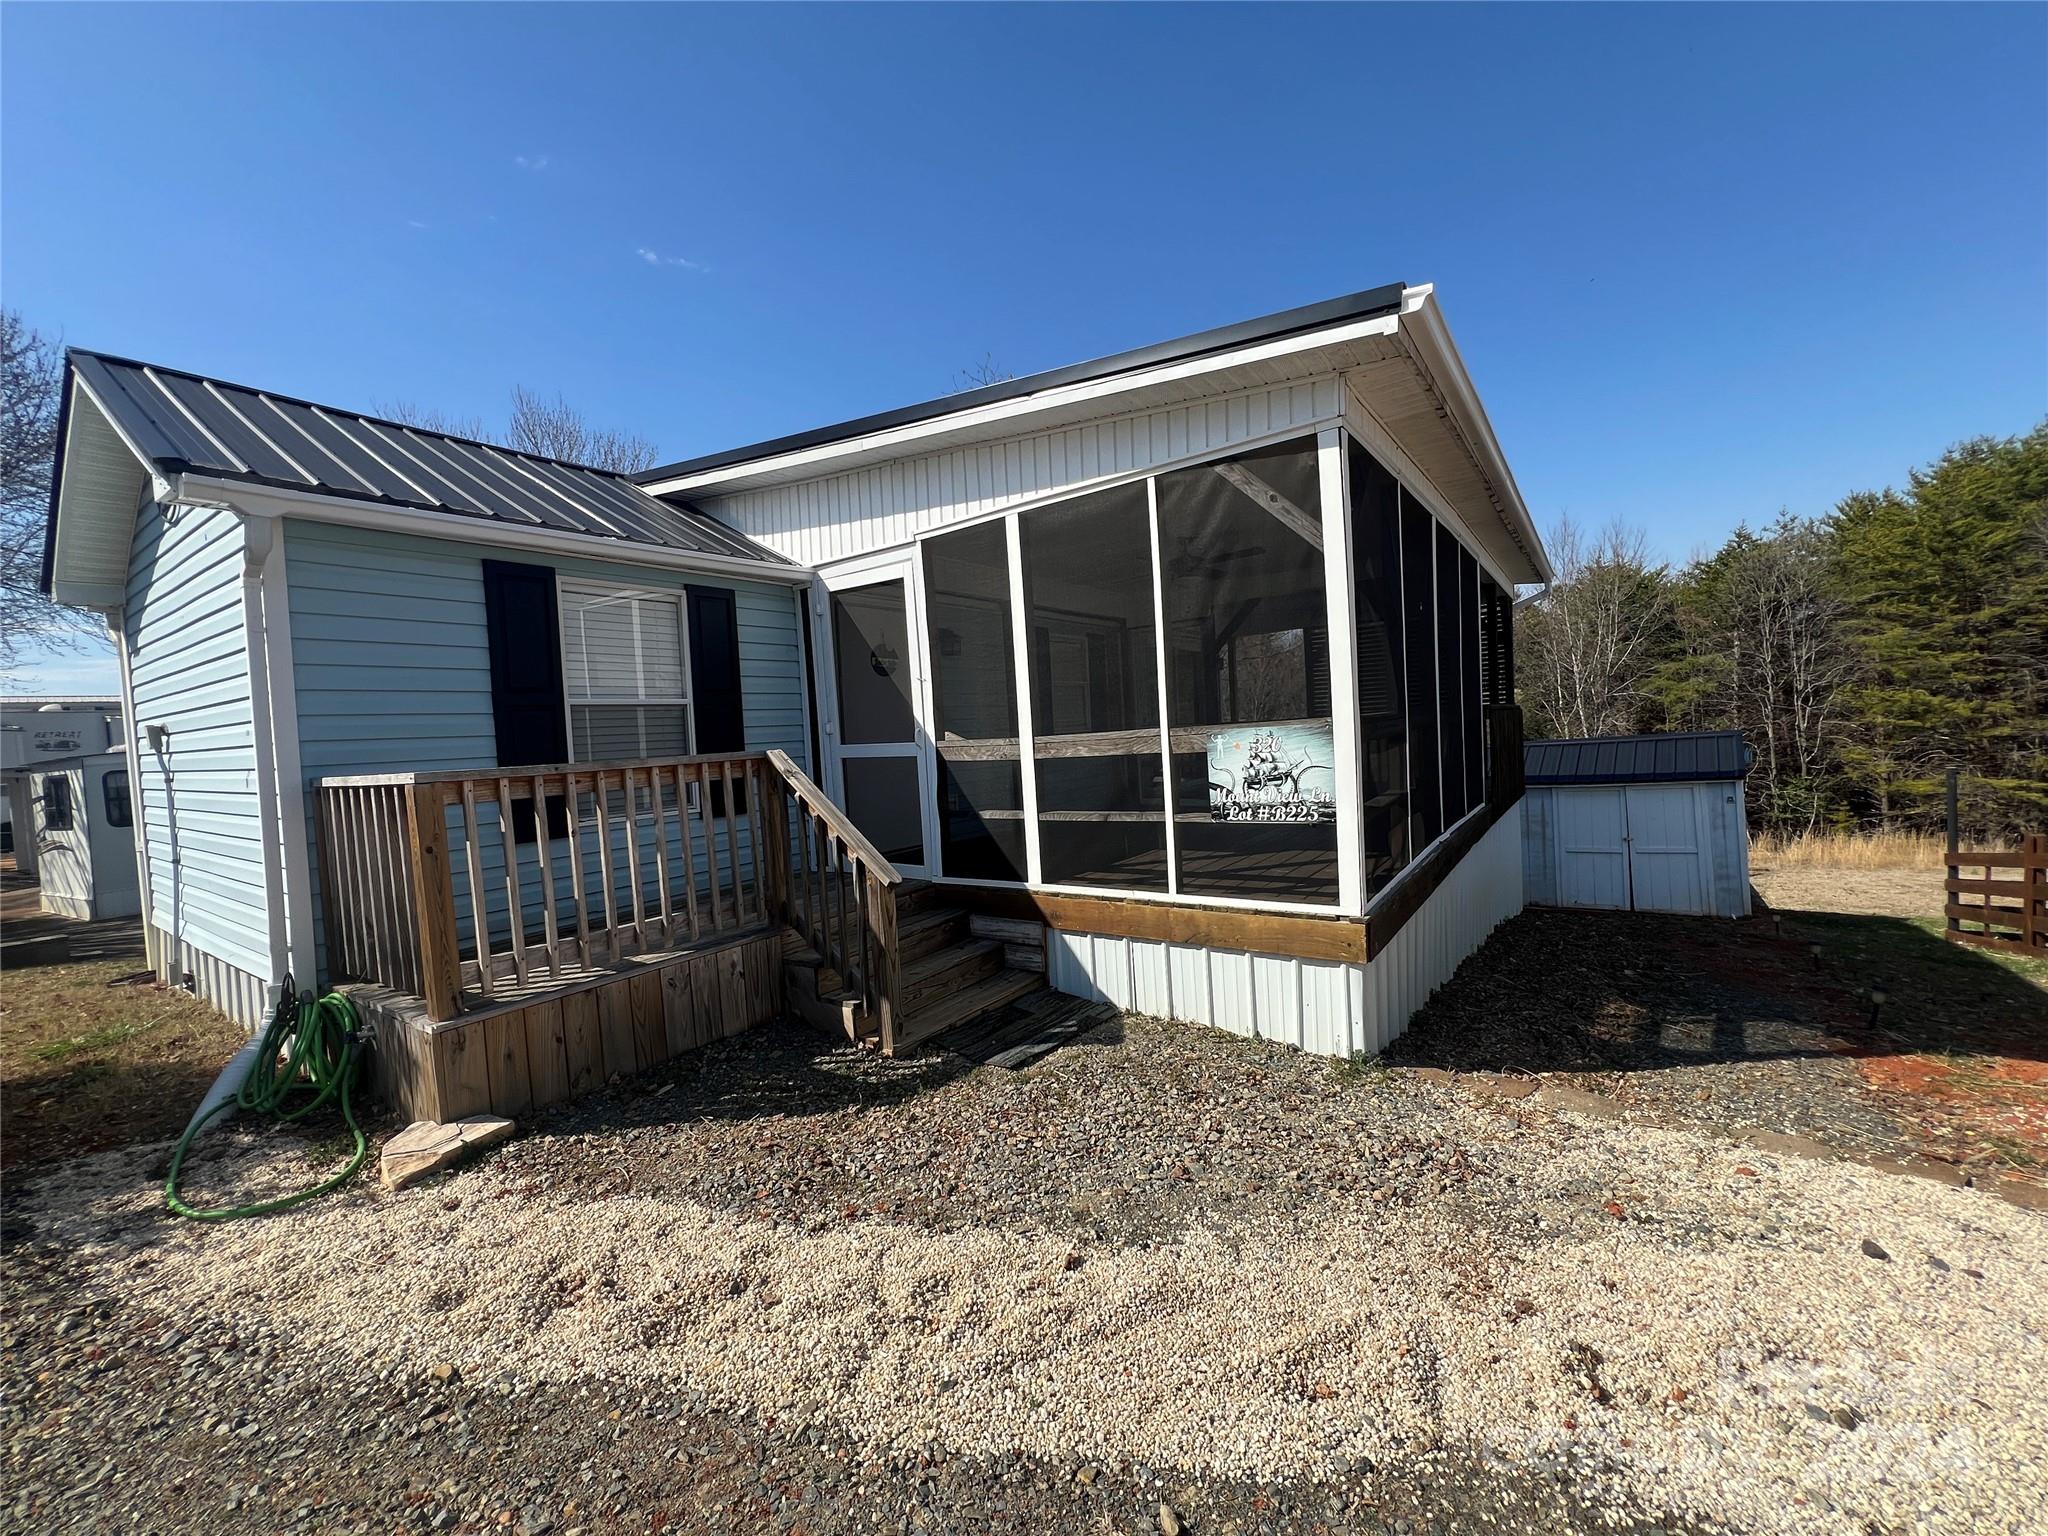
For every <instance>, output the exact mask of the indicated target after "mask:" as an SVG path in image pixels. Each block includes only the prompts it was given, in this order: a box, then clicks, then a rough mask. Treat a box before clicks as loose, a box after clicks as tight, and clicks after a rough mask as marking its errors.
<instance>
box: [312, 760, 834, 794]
mask: <svg viewBox="0 0 2048 1536" xmlns="http://www.w3.org/2000/svg"><path fill="white" fill-rule="evenodd" d="M769 755H771V754H768V753H761V752H705V753H700V754H698V755H697V756H695V757H633V758H614V759H612V760H611V761H609V762H603V763H537V764H535V765H534V766H532V767H530V768H529V767H524V766H522V767H518V768H436V769H431V770H428V771H426V772H417V773H343V774H330V775H328V776H327V777H326V778H320V779H315V780H314V781H313V787H314V788H315V789H372V788H377V787H380V786H392V785H405V784H460V783H462V782H463V781H464V780H466V779H467V780H473V781H475V782H477V783H483V782H484V781H485V780H489V781H490V782H491V783H492V784H496V783H497V781H498V779H499V778H500V777H509V778H510V779H511V780H512V782H513V784H514V785H515V786H517V785H518V784H520V783H521V782H522V781H526V782H529V783H530V782H531V781H532V780H533V779H535V778H537V777H538V778H546V779H560V778H562V777H563V776H564V775H566V774H571V773H573V774H575V775H576V777H577V778H579V779H588V778H591V777H592V776H594V775H596V774H603V775H604V776H605V777H606V778H607V779H609V780H610V781H612V782H613V783H617V782H618V781H619V777H620V775H621V774H622V773H624V772H626V771H627V770H629V769H630V770H632V771H633V772H635V773H639V772H642V771H644V770H646V769H649V768H696V767H711V768H716V767H718V766H719V765H720V764H722V763H730V764H732V765H733V766H735V767H737V766H738V765H740V764H741V763H758V762H760V761H762V760H763V759H764V758H765V757H767V756H769ZM784 755H785V756H786V754H784ZM804 782H805V783H809V782H810V781H809V780H808V779H806V780H805V781H804ZM560 787H561V786H560V785H559V784H557V785H555V786H553V789H554V790H559V789H560ZM814 787H815V786H814ZM551 792H552V791H551Z"/></svg>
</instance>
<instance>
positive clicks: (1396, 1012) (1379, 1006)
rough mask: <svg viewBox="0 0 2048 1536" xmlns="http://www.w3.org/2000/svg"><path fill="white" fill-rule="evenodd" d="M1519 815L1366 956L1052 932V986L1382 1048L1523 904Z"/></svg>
mask: <svg viewBox="0 0 2048 1536" xmlns="http://www.w3.org/2000/svg"><path fill="white" fill-rule="evenodd" d="M1521 859H1522V817H1521V815H1520V813H1519V812H1518V811H1512V812H1510V813H1509V814H1508V815H1506V816H1504V817H1502V818H1501V819H1500V820H1499V821H1498V822H1496V823H1495V824H1494V825H1493V826H1492V827H1491V828H1489V829H1488V830H1487V833H1486V835H1485V836H1484V837H1482V838H1481V839H1480V840H1479V841H1478V843H1477V844H1475V845H1474V846H1473V848H1472V849H1471V851H1470V852H1468V853H1467V854H1466V855H1465V857H1464V858H1463V859H1461V860H1460V861H1459V862H1458V866H1457V868H1455V869H1454V870H1452V871H1451V873H1450V875H1449V877H1448V878H1446V879H1445V880H1444V882H1443V884H1441V885H1439V886H1438V887H1437V888H1436V890H1434V891H1433V892H1431V893H1430V896H1429V899H1428V900H1427V901H1425V902H1424V903H1423V904H1422V906H1421V907H1420V908H1418V909H1417V910H1416V912H1415V913H1414V915H1413V916H1411V917H1410V918H1409V919H1408V921H1407V923H1406V924H1405V925H1404V926H1403V927H1402V929H1401V931H1400V932H1399V933H1397V934H1395V935H1394V937H1393V940H1392V941H1391V942H1390V943H1389V944H1388V945H1387V947H1386V948H1385V949H1383V950H1382V951H1381V952H1380V953H1379V954H1378V955H1376V956H1375V957H1374V958H1373V959H1372V960H1371V962H1369V963H1368V964H1365V965H1352V964H1347V963H1345V962H1342V961H1335V960H1299V959H1294V958H1291V957H1289V956H1284V955H1258V954H1247V953H1245V952H1244V951H1242V950H1233V949H1210V948H1205V947H1202V946H1200V945H1187V944H1164V943H1156V942H1153V941H1149V940H1144V939H1121V938H1114V937H1111V936H1109V935H1107V934H1091V933H1053V934H1050V935H1048V942H1047V946H1046V968H1047V977H1048V979H1049V980H1050V982H1051V984H1052V985H1053V986H1054V987H1055V988H1057V989H1058V990H1059V991H1062V992H1067V993H1071V994H1072V995H1074V996H1076V997H1085V998H1089V999H1091V1000H1099V1001H1106V1002H1110V1003H1114V1004H1115V1005H1116V1006H1118V1007H1119V1008H1127V1009H1130V1010H1131V1011H1132V1012H1135V1013H1148V1014H1153V1015H1156V1016H1158V1017H1160V1018H1169V1019H1184V1020H1187V1021H1188V1022H1190V1023H1195V1024H1213V1025H1214V1026H1216V1027H1217V1028H1218V1029H1227V1030H1229V1031H1230V1032H1231V1033H1233V1034H1239V1035H1246V1036H1251V1037H1254V1038H1257V1039H1262V1040H1278V1041H1280V1042H1282V1043H1284V1044H1287V1045H1292V1046H1297V1047H1299V1048H1300V1049H1302V1050H1304V1051H1312V1052H1314V1053H1316V1054H1317V1055H1320V1056H1338V1057H1348V1056H1350V1055H1352V1054H1353V1053H1354V1052H1358V1051H1364V1052H1367V1053H1369V1054H1370V1053H1374V1052H1378V1051H1382V1050H1384V1049H1386V1047H1387V1046H1388V1045H1389V1044H1391V1043H1392V1042H1393V1040H1394V1039H1395V1037H1396V1036H1398V1035H1400V1034H1401V1033H1402V1032H1403V1031H1405V1030H1406V1029H1407V1027H1408V1020H1409V1019H1410V1018H1411V1017H1413V1016H1414V1014H1415V1011H1416V1010H1417V1009H1419V1008H1420V1007H1421V1006H1422V1005H1423V1004H1424V1003H1426V1002H1427V1001H1428V1000H1429V995H1430V994H1431V993H1432V992H1434V991H1435V990H1436V989H1437V988H1438V987H1440V986H1442V985H1443V984H1444V983H1445V982H1446V981H1448V980H1449V979H1450V977H1451V973H1452V972H1453V971H1455V970H1456V969H1457V968H1458V965H1459V963H1460V962H1461V961H1463V960H1464V959H1465V957H1466V956H1467V955H1469V954H1471V953H1472V952H1473V951H1474V950H1475V949H1477V948H1478V947H1479V946H1480V945H1481V944H1483V943H1484V942H1485V941H1486V936H1487V935H1488V934H1490V933H1491V932H1493V930H1494V929H1495V928H1496V927H1497V926H1499V925H1500V924H1501V923H1503V922H1505V921H1506V920H1507V919H1508V918H1510V917H1513V916H1514V915H1515V913H1517V912H1519V911H1521V909H1522V867H1521Z"/></svg>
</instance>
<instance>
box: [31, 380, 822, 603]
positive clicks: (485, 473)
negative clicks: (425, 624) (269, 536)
mask: <svg viewBox="0 0 2048 1536" xmlns="http://www.w3.org/2000/svg"><path fill="white" fill-rule="evenodd" d="M66 360H67V362H68V363H69V366H70V369H71V372H72V373H73V374H75V375H76V376H77V377H78V378H79V379H80V380H82V381H83V382H84V384H85V386H86V387H87V389H89V390H90V391H91V393H92V396H93V398H94V399H95V400H97V401H98V402H99V403H100V405H101V407H102V408H103V409H104V410H105V411H106V412H107V414H108V415H109V416H111V417H112V418H113V420H114V425H115V426H116V427H117V428H118V429H119V430H120V431H121V432H122V434H123V435H124V436H126V438H127V439H128V442H129V443H130V444H131V445H132V446H133V447H134V448H135V449H136V450H137V451H138V452H140V453H141V454H142V455H143V456H144V457H145V458H147V459H148V460H149V461H150V462H151V463H152V464H154V465H155V466H156V467H157V468H158V469H160V470H163V471H165V472H167V473H182V472H184V471H187V470H190V471H193V472H196V473H198V474H203V475H211V476H217V477H218V478H220V479H223V480H242V481H247V482H249V483H251V484H254V485H266V486H275V487H279V488H282V489H284V490H290V491H313V492H318V493H319V494H320V495H323V496H341V497H346V498H348V499H350V500H355V501H365V502H374V503H379V504H381V505H385V506H397V507H415V508H419V509H421V510H425V511H432V512H445V513H449V514H451V515H454V516H459V517H481V518H488V519H490V520H492V521H494V522H500V523H512V524H518V525H521V526H524V527H528V528H546V529H553V530H555V531H557V532H560V533H578V534H585V535H588V536H590V537H591V538H595V539H613V540H617V541H619V542H621V543H628V544H644V545H654V546H657V547H660V548H663V549H670V550H680V551H683V552H685V553H689V554H699V555H715V556H719V557H722V558H726V559H734V560H757V561H761V562H763V563H765V564H772V565H788V564H790V563H791V562H790V561H788V560H786V559H784V558H783V557H782V556H781V555H778V554H776V553H775V552H774V551H773V550H771V549H769V548H767V547H766V546H765V545H761V544H757V543H755V542H754V541H753V540H752V539H749V538H747V537H746V536H745V535H744V534H740V533H737V532H735V531H734V530H733V529H731V528H728V527H726V526H725V525H724V524H723V523H720V522H718V521H717V520H716V519H714V518H712V517H711V516H709V515H708V514H706V513H704V512H700V511H698V510H697V509H696V508H694V507H689V506H684V505H679V504H677V503H674V502H668V501H662V500H659V499H658V498H656V497H653V496H650V495H648V494H647V493H646V492H645V491H643V490H641V489H640V487H639V486H638V485H636V484H634V483H633V481H632V479H631V478H630V477H628V476H625V475H620V474H614V473H613V472H611V471H610V470H603V469H592V468H590V467H589V466H587V465H582V464H569V463H565V462H563V461H561V460H559V459H546V458H541V457H539V456H538V455H536V454H530V453H521V452H518V451H517V450H515V449H510V448H501V447H498V446H496V445H495V444H491V443H482V442H477V441H475V440H473V439H470V438H464V437H453V436H450V435H449V434H448V433H446V432H429V431H427V430H425V429H424V428H421V427H412V426H406V425H405V424H403V423H401V422H396V421H386V420H382V419H380V418H378V417H375V416H364V415H361V414H359V413H357V412H355V411H344V410H339V409H337V408H335V407H334V406H328V405H316V404H314V403H313V402H312V401H310V400H299V399H295V398H293V397H292V396H290V395H278V394H272V393H270V392H269V391H267V390H259V389H250V388H247V387H245V386H243V385H239V384H228V383H224V382H223V381H221V380H219V379H209V378H205V377H202V376H201V375H199V374H196V373H185V372H182V371H181V370H179V369H175V368H159V367H157V366H155V365H154V364H150V363H138V362H135V361H133V360H132V359H129V358H124V357H110V356H108V355H106V354H105V353H101V352H87V351H84V350H82V349H80V348H76V347H74V348H72V349H71V350H70V351H69V352H68V353H67V354H66ZM65 397H66V403H67V405H68V403H69V397H70V390H69V388H68V387H67V389H66V391H65ZM61 462H62V456H61V455H60V456H59V463H60V465H61ZM60 474H61V469H60ZM56 517H57V494H56V488H55V487H53V488H52V492H51V496H50V522H51V533H52V535H53V536H54V534H55V531H56ZM51 545H52V547H54V537H53V538H52V541H51ZM45 580H46V581H47V576H46V577H45Z"/></svg>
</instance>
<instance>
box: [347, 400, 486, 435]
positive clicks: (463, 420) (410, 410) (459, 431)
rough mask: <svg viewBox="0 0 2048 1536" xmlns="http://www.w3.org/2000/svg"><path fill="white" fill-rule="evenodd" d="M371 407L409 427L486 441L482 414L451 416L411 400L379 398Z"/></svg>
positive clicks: (377, 412)
mask: <svg viewBox="0 0 2048 1536" xmlns="http://www.w3.org/2000/svg"><path fill="white" fill-rule="evenodd" d="M370 408H371V410H373V411H374V412H376V414H377V415H379V416H382V417H385V418H387V419H388V420H391V421H399V422H403V423H405V425H407V426H408V427H418V428H419V429H420V430H421V431H423V432H439V433H441V434H443V435H444V436H447V437H467V438H471V439H473V440H474V441H476V442H484V441H486V437H485V433H484V423H483V418H482V417H481V416H450V415H449V414H448V413H447V412H446V411H439V410H436V409H434V408H433V407H432V406H430V405H414V404H413V403H412V402H411V401H410V400H379V401H375V402H373V403H372V405H371V407H370Z"/></svg>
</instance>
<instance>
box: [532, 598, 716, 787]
mask: <svg viewBox="0 0 2048 1536" xmlns="http://www.w3.org/2000/svg"><path fill="white" fill-rule="evenodd" d="M561 603H562V671H563V680H564V683H565V685H566V687H567V690H568V695H569V724H570V754H571V756H573V757H574V758H575V760H576V761H577V762H606V761H612V760H616V759H620V758H643V757H682V756H685V755H686V754H687V753H688V752H689V750H690V723H689V698H688V693H687V689H686V685H685V682H684V674H683V627H682V626H683V620H682V597H681V594H679V593H675V592H652V591H645V590H637V589H631V588H605V587H586V586H578V585H574V584H572V583H569V582H564V583H562V593H561Z"/></svg>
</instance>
